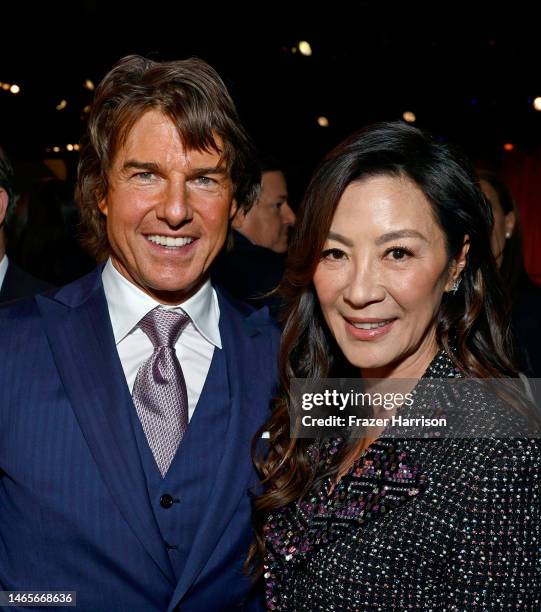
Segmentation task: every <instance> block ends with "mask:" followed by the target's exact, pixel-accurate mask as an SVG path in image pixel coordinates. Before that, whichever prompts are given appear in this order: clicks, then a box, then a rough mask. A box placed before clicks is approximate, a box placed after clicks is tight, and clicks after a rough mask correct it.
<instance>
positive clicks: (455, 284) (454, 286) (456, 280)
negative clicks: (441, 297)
mask: <svg viewBox="0 0 541 612" xmlns="http://www.w3.org/2000/svg"><path fill="white" fill-rule="evenodd" d="M461 280H462V278H460V277H458V278H456V279H455V280H454V281H453V288H452V289H451V291H452V292H453V295H454V294H455V293H456V292H457V291H458V288H459V287H460V281H461Z"/></svg>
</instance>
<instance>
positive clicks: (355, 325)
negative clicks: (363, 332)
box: [352, 319, 392, 329]
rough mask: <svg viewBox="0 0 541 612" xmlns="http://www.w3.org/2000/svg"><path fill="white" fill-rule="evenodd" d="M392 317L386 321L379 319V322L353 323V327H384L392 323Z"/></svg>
mask: <svg viewBox="0 0 541 612" xmlns="http://www.w3.org/2000/svg"><path fill="white" fill-rule="evenodd" d="M391 321H392V319H386V320H385V321H379V322H378V323H352V325H353V327H356V328H357V329H376V328H377V327H383V326H384V325H387V323H390V322H391Z"/></svg>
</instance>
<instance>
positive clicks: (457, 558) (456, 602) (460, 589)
mask: <svg viewBox="0 0 541 612" xmlns="http://www.w3.org/2000/svg"><path fill="white" fill-rule="evenodd" d="M480 442H481V443H482V441H480ZM496 442H497V443H496V445H495V446H494V451H493V453H492V454H491V455H490V457H489V458H488V461H487V464H486V468H485V470H484V473H483V474H482V475H481V476H479V479H478V480H477V481H476V482H477V484H476V486H474V487H473V488H472V489H471V492H470V493H469V494H468V495H467V496H466V500H465V501H466V503H465V507H464V508H463V513H460V514H459V516H460V519H459V520H461V521H462V525H457V527H458V537H457V538H456V541H455V545H454V547H453V551H452V558H453V561H452V563H451V566H450V573H449V574H448V576H447V580H446V581H445V586H444V592H445V596H444V600H445V604H446V607H445V609H446V610H456V611H458V610H460V611H463V610H504V609H505V610H511V609H513V610H535V611H536V612H537V611H539V610H540V609H541V539H540V537H541V498H540V487H541V467H540V466H541V443H540V440H527V439H517V438H515V439H507V440H497V441H496Z"/></svg>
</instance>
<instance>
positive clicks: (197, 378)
mask: <svg viewBox="0 0 541 612" xmlns="http://www.w3.org/2000/svg"><path fill="white" fill-rule="evenodd" d="M102 281H103V288H104V291H105V297H106V299H107V306H108V308H109V316H110V317H111V323H112V325H113V333H114V336H115V343H116V348H117V350H118V355H119V357H120V362H121V364H122V368H123V370H124V375H125V376H126V381H127V383H128V387H129V389H130V393H131V392H132V390H133V385H134V383H135V377H136V376H137V372H138V371H139V368H140V367H141V365H142V364H143V363H144V362H145V361H146V360H147V359H148V358H149V357H150V356H151V355H152V351H153V346H152V343H151V341H150V340H149V338H148V336H147V335H146V334H145V333H144V332H143V331H142V330H141V329H139V328H138V327H137V325H138V323H139V321H140V320H141V319H142V318H143V317H144V316H145V315H146V314H147V313H148V312H150V311H151V310H153V309H154V308H156V306H160V307H162V308H166V309H168V310H175V311H177V312H185V313H186V314H187V315H188V316H189V317H190V322H189V323H188V325H187V326H186V327H185V328H184V330H183V331H182V333H181V334H180V336H179V339H178V341H177V343H176V344H175V350H176V354H177V357H178V360H179V362H180V365H181V367H182V372H183V374H184V379H185V380H186V388H187V391H188V419H191V418H192V416H193V413H194V410H195V407H196V405H197V402H198V400H199V396H200V395H201V391H202V390H203V385H204V384H205V380H206V378H207V374H208V371H209V368H210V363H211V361H212V356H213V354H214V349H215V348H217V349H219V350H221V348H222V342H221V338H220V330H219V327H218V323H219V320H220V307H219V304H218V296H217V295H216V292H215V290H214V288H213V287H212V285H211V284H210V280H208V281H207V282H206V283H205V284H204V285H203V286H202V287H201V289H199V291H198V292H197V293H196V294H195V295H193V296H192V297H191V298H190V299H189V300H186V301H185V302H183V303H182V305H181V306H163V305H161V304H160V303H159V302H157V301H156V300H154V299H153V298H151V297H150V296H149V295H147V294H146V293H144V292H143V291H142V290H141V289H139V288H138V287H136V286H135V285H134V284H133V283H131V282H130V281H129V280H128V279H126V278H124V276H122V274H120V272H118V270H117V269H116V268H115V267H114V266H113V263H112V261H111V259H109V261H108V262H107V263H106V264H105V267H104V268H103V272H102Z"/></svg>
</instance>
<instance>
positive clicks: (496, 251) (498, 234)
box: [479, 179, 515, 267]
mask: <svg viewBox="0 0 541 612" xmlns="http://www.w3.org/2000/svg"><path fill="white" fill-rule="evenodd" d="M479 184H480V185H481V189H482V190H483V193H484V194H485V197H486V198H487V199H488V201H489V202H490V206H491V207H492V215H493V216H494V225H493V227H492V235H491V237H490V248H491V249H492V254H493V255H494V258H495V259H496V263H497V264H498V267H500V266H501V264H502V259H503V251H504V249H505V241H506V240H507V239H509V238H510V237H511V235H512V234H513V229H514V227H515V213H514V212H513V211H511V212H509V213H507V214H505V213H504V212H503V209H502V206H501V203H500V198H499V197H498V194H497V192H496V190H495V189H494V187H492V185H491V184H490V183H489V182H488V181H485V180H484V179H481V180H480V181H479Z"/></svg>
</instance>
